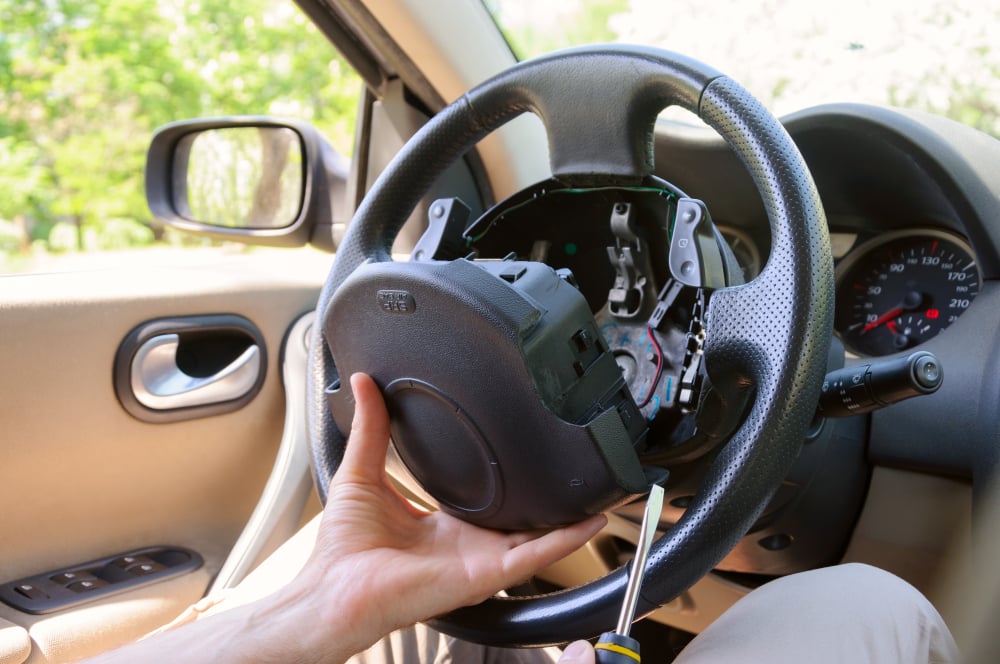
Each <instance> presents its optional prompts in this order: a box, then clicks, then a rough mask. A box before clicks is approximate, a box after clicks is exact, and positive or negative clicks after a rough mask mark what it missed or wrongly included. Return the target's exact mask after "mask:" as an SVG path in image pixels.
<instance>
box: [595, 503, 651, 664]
mask: <svg viewBox="0 0 1000 664" xmlns="http://www.w3.org/2000/svg"><path fill="white" fill-rule="evenodd" d="M661 512H663V487H661V486H660V485H658V484H654V485H653V488H652V489H650V491H649V498H647V499H646V510H645V512H643V514H642V526H641V527H640V528H639V545H638V547H637V548H636V552H635V558H634V559H633V560H632V569H631V570H629V575H628V584H626V586H625V601H624V602H622V611H621V614H619V616H618V626H617V628H616V629H615V631H613V632H605V633H604V634H601V638H600V639H598V641H597V644H596V645H595V646H594V649H595V650H596V652H597V664H635V663H636V662H641V661H642V659H641V658H640V657H639V642H638V641H636V640H635V639H633V638H632V637H631V636H629V635H628V634H629V631H630V630H631V628H632V620H633V619H634V618H635V608H636V605H637V604H638V603H639V589H640V588H641V587H642V577H643V576H645V574H646V559H647V558H648V557H649V548H650V547H651V546H652V545H653V539H654V538H655V537H656V526H657V524H659V523H660V513H661Z"/></svg>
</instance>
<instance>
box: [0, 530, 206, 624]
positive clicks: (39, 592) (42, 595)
mask: <svg viewBox="0 0 1000 664" xmlns="http://www.w3.org/2000/svg"><path fill="white" fill-rule="evenodd" d="M203 563H204V561H203V560H202V558H201V556H200V555H198V554H197V553H195V552H194V551H191V550H189V549H183V548H180V547H175V546H171V547H168V546H155V547H148V548H145V549H137V550H135V551H129V552H127V553H121V554H118V555H116V556H110V557H108V558H101V559H99V560H91V561H90V562H87V563H82V564H80V565H73V566H72V567H64V568H62V569H57V570H52V571H50V572H45V573H44V574H36V575H35V576H30V577H27V578H23V579H18V580H17V581H11V582H9V583H5V584H3V585H0V600H2V601H3V602H4V603H5V604H7V605H9V606H12V607H14V608H15V609H17V610H18V611H24V612H25V613H35V614H40V613H53V612H55V611H60V610H62V609H68V608H71V607H74V606H78V605H80V604H85V603H87V602H93V601H95V600H98V599H104V598H105V597H109V596H111V595H117V594H119V593H123V592H125V591H126V590H132V589H134V588H137V587H139V586H145V585H149V584H151V583H157V582H159V581H163V580H164V579H169V578H173V577H175V576H180V575H181V574H186V573H187V572H191V571H194V570H196V569H198V568H199V567H201V566H202V564H203Z"/></svg>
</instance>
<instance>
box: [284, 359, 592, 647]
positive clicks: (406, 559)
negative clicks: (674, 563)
mask: <svg viewBox="0 0 1000 664" xmlns="http://www.w3.org/2000/svg"><path fill="white" fill-rule="evenodd" d="M351 387H352V389H353V392H354V396H355V415H354V422H353V423H352V427H351V436H350V439H349V441H348V444H347V449H346V452H345V454H344V459H343V461H342V463H341V465H340V468H339V470H338V471H337V474H336V476H335V477H334V478H333V480H332V482H331V484H330V491H329V495H328V498H327V506H326V509H325V511H324V514H323V518H322V523H321V525H320V531H319V536H318V538H317V544H316V548H315V550H314V551H313V555H312V557H311V558H310V561H309V562H308V563H307V564H306V566H305V569H304V570H303V573H302V574H300V575H299V577H297V578H296V580H295V581H293V582H292V584H291V585H290V588H289V591H288V592H290V593H292V594H293V595H294V596H297V597H298V598H299V600H297V601H305V602H307V603H308V605H309V606H310V607H311V608H310V609H309V615H311V616H312V617H313V618H318V619H319V622H318V624H317V625H316V628H317V629H316V631H317V632H318V633H317V634H314V635H312V636H316V637H323V636H327V638H329V639H332V638H333V636H332V635H333V634H334V633H336V634H341V635H344V637H345V638H347V639H348V640H349V641H348V642H349V643H350V644H351V649H352V652H356V651H358V650H361V649H363V648H365V647H367V646H368V645H370V644H371V643H374V642H375V641H376V640H378V639H379V638H381V637H382V636H383V635H385V634H387V633H389V632H391V631H393V630H395V629H398V628H401V627H405V626H407V625H410V624H413V623H414V622H417V621H419V620H425V619H427V618H430V617H433V616H437V615H440V614H443V613H446V612H448V611H450V610H452V609H455V608H458V607H460V606H466V605H469V604H475V603H478V602H480V601H482V600H484V599H486V598H487V597H489V596H491V595H493V594H494V593H496V592H497V591H499V590H501V589H502V588H506V587H509V586H511V585H514V584H517V583H519V582H521V581H523V580H524V579H525V578H527V577H528V576H530V575H531V574H532V573H534V572H535V571H537V570H538V569H541V568H542V567H545V566H546V565H549V564H551V563H553V562H555V561H556V560H559V559H560V558H562V557H564V556H566V555H568V554H569V553H571V552H572V551H574V550H575V549H577V548H579V547H580V546H581V545H583V544H584V543H585V542H586V541H587V540H589V539H590V538H591V537H592V536H593V535H594V534H596V533H597V531H598V530H600V529H601V527H603V525H604V524H605V523H606V518H605V517H604V516H603V515H598V516H595V517H593V518H591V519H588V520H587V521H584V522H581V523H578V524H575V525H572V526H568V527H566V528H560V529H557V530H553V531H550V532H540V531H531V532H514V533H502V532H497V531H492V530H486V529H483V528H480V527H477V526H474V525H472V524H469V523H466V522H464V521H461V520H459V519H456V518H454V517H452V516H450V515H448V514H445V513H443V512H433V513H427V512H424V511H422V510H419V509H417V508H416V507H414V506H413V505H411V504H410V503H408V502H407V501H406V500H404V499H403V498H402V497H401V496H400V495H399V494H398V493H397V492H396V491H395V490H394V489H393V488H392V486H391V485H390V484H389V481H388V478H387V475H386V472H385V454H386V450H387V448H388V443H389V417H388V413H387V412H386V408H385V403H384V401H383V400H382V397H381V394H380V393H379V390H378V387H377V386H376V385H375V382H374V381H373V380H372V379H371V378H370V377H368V376H367V375H364V374H355V375H354V376H352V377H351ZM344 645H345V642H344V641H340V642H338V643H337V644H336V646H337V647H338V648H339V647H341V646H344ZM319 652H323V650H322V649H321V650H319ZM567 661H586V660H567Z"/></svg>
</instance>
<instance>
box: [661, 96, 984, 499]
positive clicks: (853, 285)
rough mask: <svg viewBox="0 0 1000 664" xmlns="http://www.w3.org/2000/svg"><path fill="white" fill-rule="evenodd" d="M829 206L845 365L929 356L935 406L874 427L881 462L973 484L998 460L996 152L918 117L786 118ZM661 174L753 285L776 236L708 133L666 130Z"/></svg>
mask: <svg viewBox="0 0 1000 664" xmlns="http://www.w3.org/2000/svg"><path fill="white" fill-rule="evenodd" d="M782 123H783V124H784V125H785V127H786V129H787V131H788V132H789V134H790V135H791V136H792V138H793V140H794V141H795V142H796V144H797V145H798V146H799V149H800V150H801V151H802V154H803V157H804V158H805V160H806V163H807V164H808V165H809V168H810V171H811V172H812V175H813V178H814V180H815V182H816V185H817V189H818V190H819V193H820V196H821V198H822V200H823V205H824V208H825V211H826V216H827V221H828V224H829V230H830V235H831V246H832V249H833V254H834V260H835V268H836V314H835V334H836V336H837V339H838V340H839V341H840V342H841V343H842V344H843V347H844V349H845V351H846V353H845V357H846V362H847V364H852V363H863V362H870V361H872V360H873V359H876V358H882V357H891V356H893V355H894V354H903V353H907V352H910V351H911V350H912V349H915V348H916V349H922V350H929V351H931V352H933V353H935V354H936V355H938V357H939V358H940V359H941V361H942V364H943V366H944V372H945V380H944V384H943V386H942V388H941V390H940V391H939V392H938V393H937V394H934V395H932V396H929V397H924V398H919V399H914V400H911V401H909V402H903V403H900V404H896V405H895V406H892V407H890V408H886V409H884V410H882V411H877V412H875V413H874V414H872V416H871V422H870V428H869V433H868V435H867V446H866V447H867V449H866V453H867V458H868V461H869V462H871V463H875V464H884V465H888V466H893V467H900V468H907V469H913V470H918V471H921V472H928V473H932V474H939V475H947V476H952V477H960V478H965V479H967V480H971V481H972V482H973V483H974V484H975V485H977V486H978V485H979V484H980V483H982V482H985V481H986V480H987V478H989V477H991V476H992V475H993V472H994V469H995V468H996V465H997V461H998V458H1000V428H998V427H997V426H996V424H997V423H996V416H995V411H996V404H1000V381H997V380H995V376H996V375H997V374H996V373H995V372H996V371H997V370H998V369H1000V367H998V354H1000V349H998V344H997V335H998V332H1000V308H998V306H1000V302H998V301H997V293H996V289H995V280H996V278H997V277H998V275H1000V260H998V255H1000V253H998V248H1000V169H997V168H996V165H997V164H1000V142H998V141H997V140H996V139H994V138H992V137H989V136H987V135H985V134H982V133H980V132H977V131H974V130H972V129H970V128H968V127H965V126H962V125H959V124H957V123H954V122H951V121H949V120H946V119H943V118H940V117H937V116H931V115H927V114H920V113H916V112H910V111H898V110H893V109H887V108H880V107H872V106H864V105H855V104H833V105H827V106H820V107H816V108H812V109H806V110H804V111H800V112H798V113H796V114H793V115H790V116H787V117H785V118H782ZM656 141H657V142H656V164H657V174H658V175H659V176H661V177H663V178H665V179H667V180H669V181H671V182H673V183H674V184H676V185H677V186H679V187H680V188H682V189H684V190H685V191H686V192H688V193H689V195H691V196H696V197H698V198H701V199H702V200H704V201H705V202H706V203H707V204H708V207H709V209H710V210H711V212H712V215H713V217H714V219H715V221H716V223H717V224H719V226H720V228H721V230H722V231H723V234H724V235H725V236H726V237H727V238H728V239H729V242H730V244H731V246H732V247H733V249H734V252H735V253H736V254H737V257H738V258H739V259H740V260H741V263H742V264H743V266H744V269H745V270H747V272H748V276H753V274H754V273H755V272H756V271H759V270H760V269H761V267H762V266H763V265H764V264H766V261H767V255H768V248H769V246H770V233H769V229H768V224H767V219H766V216H765V213H764V210H763V206H762V205H761V203H760V201H759V198H758V195H757V193H756V190H755V189H754V186H753V183H752V181H751V180H750V178H749V176H748V175H747V174H746V171H745V169H744V168H743V166H742V164H740V163H739V162H738V160H737V159H736V158H735V157H734V156H733V155H732V153H731V152H730V151H729V150H728V148H727V147H726V146H725V145H724V144H723V143H722V141H721V140H719V139H718V138H717V137H715V136H714V134H713V133H712V132H710V131H708V130H704V129H695V128H689V127H684V126H677V125H674V124H672V125H666V124H664V125H663V126H661V127H660V130H658V132H657V139H656Z"/></svg>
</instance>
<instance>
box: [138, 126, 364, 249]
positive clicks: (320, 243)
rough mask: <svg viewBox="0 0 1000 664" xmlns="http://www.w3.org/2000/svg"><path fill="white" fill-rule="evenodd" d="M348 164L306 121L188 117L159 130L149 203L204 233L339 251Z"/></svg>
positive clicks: (181, 225)
mask: <svg viewBox="0 0 1000 664" xmlns="http://www.w3.org/2000/svg"><path fill="white" fill-rule="evenodd" d="M349 169H350V161H349V160H348V159H347V158H346V157H343V156H341V155H339V154H338V153H337V152H336V151H335V150H334V149H333V148H332V147H331V146H330V145H329V143H327V141H326V139H324V138H323V136H322V135H321V134H320V133H319V132H318V131H317V130H316V129H315V128H314V127H312V126H311V125H309V124H307V123H304V122H299V121H297V120H288V119H277V118H271V117H265V116H231V117H221V118H199V119H195V120H183V121H180V122H173V123H170V124H168V125H164V126H163V127H161V128H159V129H158V130H157V131H156V132H155V133H154V135H153V139H152V141H151V143H150V146H149V150H148V152H147V153H146V201H147V203H148V204H149V209H150V211H151V212H152V213H153V216H155V217H156V218H157V219H158V220H159V221H161V222H163V223H164V224H167V225H168V226H171V227H173V228H177V229H180V230H183V231H187V232H190V233H194V234H197V235H205V236H209V237H214V238H217V239H224V240H231V241H236V242H243V243H247V244H263V245H271V246H282V247H301V246H303V245H305V244H312V245H314V246H316V247H318V248H320V249H325V250H327V251H333V250H334V249H335V248H336V247H335V242H334V237H333V223H334V215H335V213H336V212H337V210H336V209H335V207H338V206H342V205H345V204H346V196H345V187H346V183H347V175H348V171H349ZM335 202H336V203H335ZM340 212H344V211H340Z"/></svg>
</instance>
